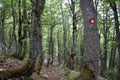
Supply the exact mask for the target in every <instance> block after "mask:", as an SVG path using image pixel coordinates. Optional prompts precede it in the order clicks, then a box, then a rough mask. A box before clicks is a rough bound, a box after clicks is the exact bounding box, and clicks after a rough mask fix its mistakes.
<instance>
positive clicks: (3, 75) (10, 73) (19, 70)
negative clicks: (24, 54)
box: [0, 61, 29, 79]
mask: <svg viewBox="0 0 120 80" xmlns="http://www.w3.org/2000/svg"><path fill="white" fill-rule="evenodd" d="M28 66H29V62H28V61H26V63H24V64H23V65H21V66H20V67H16V68H13V69H12V68H10V69H6V70H4V71H1V72H0V79H7V78H12V77H20V76H21V75H23V74H24V72H25V70H26V69H27V68H28Z"/></svg>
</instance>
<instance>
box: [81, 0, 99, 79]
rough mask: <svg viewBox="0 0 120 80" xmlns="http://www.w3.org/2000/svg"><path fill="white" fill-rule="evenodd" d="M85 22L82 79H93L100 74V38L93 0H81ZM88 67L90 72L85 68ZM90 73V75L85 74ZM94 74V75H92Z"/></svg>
mask: <svg viewBox="0 0 120 80" xmlns="http://www.w3.org/2000/svg"><path fill="white" fill-rule="evenodd" d="M80 6H81V10H82V15H83V19H84V20H83V23H84V65H83V67H82V70H81V73H80V74H81V77H82V79H85V80H87V79H89V80H93V79H94V78H95V77H96V76H97V75H98V70H99V57H100V38H99V33H98V27H97V11H96V9H95V7H94V4H93V0H80ZM86 68H88V69H89V70H90V72H87V71H86V70H85V69H86ZM85 74H88V76H85ZM92 74H93V76H91V75H92Z"/></svg>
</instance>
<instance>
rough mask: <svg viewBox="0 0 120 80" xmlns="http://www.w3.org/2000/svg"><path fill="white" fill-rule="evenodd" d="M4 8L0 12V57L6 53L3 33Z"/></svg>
mask: <svg viewBox="0 0 120 80" xmlns="http://www.w3.org/2000/svg"><path fill="white" fill-rule="evenodd" d="M5 11H6V10H5V6H3V9H1V11H0V55H1V54H2V55H4V54H5V52H6V44H5V35H4V34H5V33H4V26H5Z"/></svg>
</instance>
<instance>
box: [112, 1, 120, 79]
mask: <svg viewBox="0 0 120 80" xmlns="http://www.w3.org/2000/svg"><path fill="white" fill-rule="evenodd" d="M110 7H111V9H112V10H113V12H114V20H115V31H116V41H117V43H118V46H117V48H118V56H119V57H118V59H119V60H118V73H117V80H120V75H119V74H120V45H119V43H120V30H119V20H118V12H117V7H116V4H115V3H114V2H110Z"/></svg>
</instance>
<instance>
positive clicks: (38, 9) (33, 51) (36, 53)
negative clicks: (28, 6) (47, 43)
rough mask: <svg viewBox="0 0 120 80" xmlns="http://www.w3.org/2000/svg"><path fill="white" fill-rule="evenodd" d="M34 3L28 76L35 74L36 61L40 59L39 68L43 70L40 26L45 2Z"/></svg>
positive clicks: (39, 0) (37, 0) (37, 1)
mask: <svg viewBox="0 0 120 80" xmlns="http://www.w3.org/2000/svg"><path fill="white" fill-rule="evenodd" d="M31 3H32V27H31V36H30V56H29V63H30V64H29V67H28V69H27V71H26V73H27V75H31V74H32V73H33V72H34V68H35V64H36V59H37V57H38V59H39V61H38V63H39V66H40V68H41V66H42V65H40V64H42V61H43V50H42V27H41V24H39V23H40V22H39V21H40V19H41V14H42V12H43V9H44V4H45V0H31Z"/></svg>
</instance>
